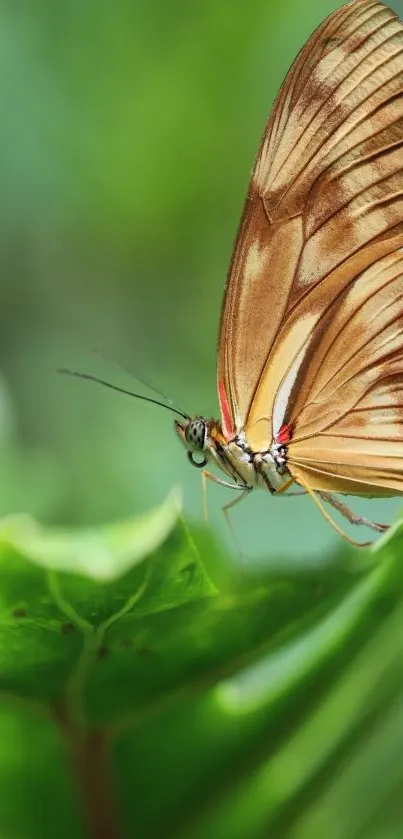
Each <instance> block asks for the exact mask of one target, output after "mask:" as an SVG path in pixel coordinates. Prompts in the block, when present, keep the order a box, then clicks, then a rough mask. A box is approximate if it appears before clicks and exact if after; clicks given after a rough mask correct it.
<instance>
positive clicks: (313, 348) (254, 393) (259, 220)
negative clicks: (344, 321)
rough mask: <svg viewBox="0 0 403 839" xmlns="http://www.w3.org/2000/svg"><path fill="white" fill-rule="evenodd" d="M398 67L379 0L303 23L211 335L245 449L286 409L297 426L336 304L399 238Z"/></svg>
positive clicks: (399, 50)
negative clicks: (301, 42)
mask: <svg viewBox="0 0 403 839" xmlns="http://www.w3.org/2000/svg"><path fill="white" fill-rule="evenodd" d="M402 69H403V26H402V24H401V22H400V21H399V20H398V19H397V17H396V15H395V14H394V13H393V12H392V11H391V10H390V9H388V8H387V7H386V6H384V5H383V4H382V3H378V2H373V0H353V2H350V3H347V4H346V5H345V6H343V7H342V8H341V9H339V10H338V11H336V12H335V13H334V14H333V15H331V16H330V17H329V18H328V19H327V20H325V21H324V22H323V23H322V25H321V26H320V27H319V28H318V29H317V30H316V32H315V33H314V34H313V35H312V37H311V38H310V39H309V41H308V43H307V44H306V46H305V47H304V49H303V50H302V51H301V53H300V54H299V56H298V57H297V59H296V61H295V63H294V65H293V67H292V68H291V70H290V72H289V74H288V76H287V78H286V80H285V82H284V85H283V87H282V89H281V91H280V93H279V96H278V97H277V100H276V103H275V105H274V108H273V112H272V115H271V117H270V119H269V122H268V125H267V128H266V131H265V134H264V137H263V141H262V145H261V148H260V151H259V154H258V157H257V161H256V165H255V169H254V173H253V176H252V181H251V185H250V189H249V194H248V198H247V201H246V206H245V210H244V216H243V219H242V222H241V228H240V232H239V236H238V240H237V244H236V247H235V252H234V256H233V261H232V264H231V267H230V273H229V278H228V282H227V287H226V293H225V297H224V305H223V313H222V321H221V333H220V341H219V364H218V388H219V395H220V404H221V413H222V418H223V426H224V431H225V432H226V433H227V434H228V435H229V434H231V433H234V432H235V431H237V430H240V429H241V428H245V432H246V436H247V439H248V442H249V443H250V445H251V446H252V448H253V449H254V450H259V449H265V448H267V446H268V445H270V442H271V440H272V439H273V438H275V437H276V436H277V435H278V434H279V433H280V432H281V429H282V428H283V427H284V426H287V425H288V424H290V423H291V422H292V421H294V422H295V420H296V417H297V416H300V420H299V428H300V427H302V422H303V421H304V420H305V417H304V416H303V415H302V413H300V414H299V413H298V411H300V412H301V406H302V405H303V404H304V402H305V401H306V398H307V388H308V387H309V386H310V385H311V384H312V381H313V379H314V374H315V370H316V369H317V360H318V358H319V355H318V354H317V353H318V351H319V346H320V345H321V341H322V339H323V336H324V334H325V333H326V330H327V329H328V328H329V325H330V323H331V322H332V319H333V318H334V316H335V311H336V309H337V307H338V306H339V305H340V306H341V305H342V303H343V301H344V306H346V305H347V304H346V303H345V301H346V299H347V297H348V295H349V293H350V291H351V289H352V288H354V287H355V284H356V282H357V279H358V278H359V277H360V276H362V275H363V274H364V273H365V272H366V271H368V270H371V266H373V270H374V271H375V273H376V270H377V269H376V265H377V264H378V263H380V262H381V261H382V260H384V259H388V258H389V255H391V254H393V252H395V251H397V250H398V249H399V247H402V246H403V201H402V195H401V187H402V145H403V94H402V88H403V80H402ZM390 258H391V257H390ZM325 410H326V408H325ZM338 410H339V409H337V411H338ZM337 411H336V414H337V416H339V413H338V412H337ZM295 445H296V444H295ZM300 454H301V456H302V453H300ZM305 454H307V453H306V452H305ZM298 457H299V455H298Z"/></svg>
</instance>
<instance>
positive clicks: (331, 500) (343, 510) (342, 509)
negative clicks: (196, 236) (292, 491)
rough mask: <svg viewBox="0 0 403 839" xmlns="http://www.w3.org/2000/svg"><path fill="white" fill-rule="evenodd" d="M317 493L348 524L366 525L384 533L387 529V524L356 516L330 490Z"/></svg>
mask: <svg viewBox="0 0 403 839" xmlns="http://www.w3.org/2000/svg"><path fill="white" fill-rule="evenodd" d="M319 495H320V497H321V498H322V499H323V501H326V502H327V503H328V504H330V505H331V506H332V507H334V509H335V510H337V511H338V512H339V513H340V514H341V515H342V516H344V518H345V519H347V521H349V522H350V524H357V525H365V526H366V527H370V528H372V530H375V531H376V532H377V533H385V531H386V530H388V529H389V525H388V524H378V522H375V521H371V520H370V519H366V518H365V517H364V516H357V515H356V514H355V513H353V512H352V510H350V509H349V507H347V506H346V505H345V504H343V503H342V502H341V501H339V499H338V498H336V497H335V496H334V495H333V494H332V493H331V492H319Z"/></svg>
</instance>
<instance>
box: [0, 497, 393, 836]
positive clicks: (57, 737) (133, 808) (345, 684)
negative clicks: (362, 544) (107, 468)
mask: <svg viewBox="0 0 403 839" xmlns="http://www.w3.org/2000/svg"><path fill="white" fill-rule="evenodd" d="M175 520H176V523H175ZM156 534H157V536H156ZM0 537H1V540H0V580H1V586H0V588H1V621H0V650H1V666H0V673H1V696H2V703H1V712H0V728H1V732H2V733H1V737H0V778H1V789H2V796H1V799H0V825H1V836H2V839H13V837H15V836H18V837H21V839H39V838H40V839H47V837H49V839H50V837H54V836H56V835H57V836H58V837H60V839H64V837H66V839H67V837H71V836H73V835H74V836H80V837H89V836H91V837H92V839H95V837H97V839H100V838H101V837H110V839H114V837H117V836H127V837H129V836H141V837H150V839H151V837H159V836H161V835H164V837H172V839H173V837H175V839H176V837H182V836H183V837H194V839H204V837H211V839H221V838H222V839H224V837H227V836H232V837H239V839H241V837H245V836H248V837H256V839H258V837H262V838H263V837H267V836H268V835H270V836H271V837H278V839H281V837H284V836H287V837H291V839H316V837H317V839H320V838H321V837H323V836H326V837H332V839H360V837H364V836H365V837H370V839H372V837H373V839H375V837H376V839H383V837H385V839H386V837H387V839H390V837H393V836H396V837H397V836H398V835H400V833H399V824H401V821H400V819H401V817H402V815H403V813H402V805H401V796H400V792H399V789H400V788H401V783H402V781H403V766H402V762H401V750H402V746H403V720H402V716H401V707H402V706H401V700H402V689H401V685H402V675H403V674H402V670H403V634H402V632H401V625H402V620H403V596H402V584H403V566H402V563H401V558H400V554H401V548H402V540H403V534H402V528H401V527H399V526H397V527H396V528H395V531H394V533H393V534H391V536H389V537H387V538H384V539H383V540H382V542H381V543H379V547H378V548H377V549H376V550H374V551H372V552H369V551H365V552H363V551H362V552H360V551H353V550H346V551H344V553H342V554H340V555H338V556H337V557H335V558H334V561H333V562H332V563H331V564H329V565H328V567H327V568H326V569H322V570H321V571H320V572H318V571H317V570H316V571H315V570H311V571H310V572H307V571H306V570H305V571H303V570H302V571H301V573H299V574H298V573H293V574H287V573H279V572H278V573H276V574H274V572H271V573H269V572H267V571H264V572H261V573H259V574H256V573H255V574H247V573H246V570H245V569H243V567H242V566H239V567H238V569H237V570H236V572H233V573H232V574H231V573H229V569H228V567H227V566H226V564H225V562H223V559H222V557H221V556H220V554H219V552H218V551H217V548H216V547H215V546H214V544H213V543H212V542H211V540H210V541H209V538H208V534H205V533H198V534H197V539H196V541H197V544H198V547H196V544H195V541H194V538H193V537H192V535H191V534H190V533H189V531H188V528H187V526H186V525H185V523H184V521H183V519H182V518H181V516H180V515H179V518H178V509H177V502H176V500H175V499H174V498H171V499H168V501H167V502H166V503H165V505H163V507H162V508H161V509H160V510H156V511H154V512H153V513H152V514H150V516H149V517H148V520H147V521H144V520H141V521H139V522H138V521H135V520H132V521H129V522H128V521H125V522H122V523H120V524H116V525H114V526H112V527H103V528H102V527H100V528H99V529H98V530H97V531H92V532H88V531H79V530H77V531H64V532H63V531H60V532H58V531H55V530H53V529H49V530H46V529H43V528H39V526H38V525H35V523H34V522H33V521H32V520H29V519H27V517H20V518H18V517H17V518H11V519H5V520H4V521H3V524H2V527H1V531H0ZM199 551H201V554H202V555H203V556H205V557H206V558H207V566H208V569H209V572H208V571H207V570H206V565H205V563H204V562H203V561H202V560H201V558H200V552H199ZM212 569H213V570H212ZM212 578H213V580H212ZM74 785H75V787H74Z"/></svg>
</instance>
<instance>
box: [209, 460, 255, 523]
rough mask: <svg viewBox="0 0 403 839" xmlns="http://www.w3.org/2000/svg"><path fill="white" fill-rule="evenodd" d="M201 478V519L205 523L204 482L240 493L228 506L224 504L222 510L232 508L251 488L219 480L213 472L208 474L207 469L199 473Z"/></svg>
mask: <svg viewBox="0 0 403 839" xmlns="http://www.w3.org/2000/svg"><path fill="white" fill-rule="evenodd" d="M201 477H202V492H203V518H204V520H205V521H208V510H207V484H206V481H207V480H209V481H213V482H214V483H215V484H220V486H223V487H228V488H229V489H238V490H240V491H241V492H242V495H241V496H238V497H237V498H236V499H235V498H234V499H233V500H232V501H230V502H229V504H225V505H224V507H223V510H225V508H228V509H229V508H230V507H233V506H234V505H235V504H236V503H237V502H238V501H240V500H241V498H243V495H244V493H245V492H250V490H251V489H252V487H249V486H248V485H247V484H245V485H243V484H241V485H239V484H234V483H231V481H224V479H223V478H219V477H218V476H217V475H214V472H209V471H208V470H207V469H203V471H202V473H201Z"/></svg>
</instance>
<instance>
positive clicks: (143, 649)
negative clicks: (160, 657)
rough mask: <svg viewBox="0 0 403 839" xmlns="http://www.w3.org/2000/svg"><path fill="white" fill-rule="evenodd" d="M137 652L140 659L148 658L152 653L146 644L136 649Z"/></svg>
mask: <svg viewBox="0 0 403 839" xmlns="http://www.w3.org/2000/svg"><path fill="white" fill-rule="evenodd" d="M137 652H138V654H139V655H140V656H141V657H142V658H147V656H149V655H150V653H151V652H152V650H151V647H147V645H146V644H143V646H142V647H139V648H138V650H137Z"/></svg>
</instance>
